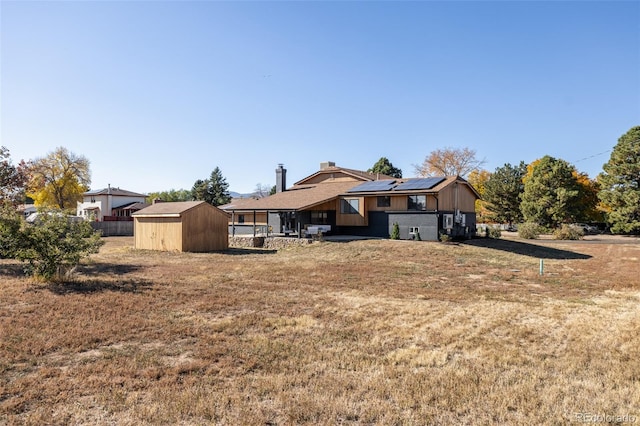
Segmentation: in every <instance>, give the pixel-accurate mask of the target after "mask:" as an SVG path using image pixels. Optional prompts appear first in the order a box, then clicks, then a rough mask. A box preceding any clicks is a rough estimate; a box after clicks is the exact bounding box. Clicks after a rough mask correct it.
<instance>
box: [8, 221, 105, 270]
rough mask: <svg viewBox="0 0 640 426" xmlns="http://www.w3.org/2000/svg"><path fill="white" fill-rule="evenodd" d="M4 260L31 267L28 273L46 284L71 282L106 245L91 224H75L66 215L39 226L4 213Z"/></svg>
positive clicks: (40, 222)
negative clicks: (83, 261) (79, 268)
mask: <svg viewBox="0 0 640 426" xmlns="http://www.w3.org/2000/svg"><path fill="white" fill-rule="evenodd" d="M0 243H2V250H1V251H0V256H3V257H9V258H14V259H17V260H20V261H22V262H26V263H27V264H28V265H27V267H26V268H25V272H26V273H27V274H29V275H34V276H36V277H38V278H41V279H43V280H45V281H56V280H61V279H63V278H67V277H68V276H69V275H70V274H71V273H72V272H73V270H74V269H75V268H76V266H77V265H78V264H79V263H80V260H81V259H82V258H84V257H86V256H88V255H89V254H91V253H97V252H98V250H99V248H100V246H101V245H102V244H103V243H104V242H103V241H102V240H101V239H100V234H99V233H98V232H95V231H94V230H93V228H92V227H91V224H90V223H89V222H85V221H81V222H72V221H70V220H69V218H68V217H67V216H66V215H64V214H62V213H50V214H42V215H41V216H40V217H39V220H38V223H37V224H28V223H26V222H25V221H24V219H22V218H20V217H16V216H15V215H13V214H11V213H9V212H6V211H3V212H2V214H1V215H0Z"/></svg>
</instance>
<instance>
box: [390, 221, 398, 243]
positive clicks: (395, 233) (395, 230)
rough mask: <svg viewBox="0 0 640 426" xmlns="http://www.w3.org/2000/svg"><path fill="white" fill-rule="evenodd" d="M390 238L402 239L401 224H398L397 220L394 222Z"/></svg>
mask: <svg viewBox="0 0 640 426" xmlns="http://www.w3.org/2000/svg"><path fill="white" fill-rule="evenodd" d="M390 238H391V239H392V240H399V239H400V225H398V222H395V223H394V224H393V229H392V230H391V236H390Z"/></svg>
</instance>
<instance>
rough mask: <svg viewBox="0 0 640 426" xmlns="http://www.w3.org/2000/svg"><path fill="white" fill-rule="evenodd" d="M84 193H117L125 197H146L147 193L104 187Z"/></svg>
mask: <svg viewBox="0 0 640 426" xmlns="http://www.w3.org/2000/svg"><path fill="white" fill-rule="evenodd" d="M82 195H116V196H123V197H146V195H145V194H138V193H137V192H133V191H127V190H126V189H120V188H113V187H110V188H103V189H94V190H92V191H87V192H85V193H84V194H82Z"/></svg>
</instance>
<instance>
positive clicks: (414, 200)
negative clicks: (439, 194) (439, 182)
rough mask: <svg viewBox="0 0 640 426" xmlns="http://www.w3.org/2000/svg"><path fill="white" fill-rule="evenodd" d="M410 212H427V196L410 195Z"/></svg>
mask: <svg viewBox="0 0 640 426" xmlns="http://www.w3.org/2000/svg"><path fill="white" fill-rule="evenodd" d="M408 208H409V210H426V209H427V196H426V195H409V206H408Z"/></svg>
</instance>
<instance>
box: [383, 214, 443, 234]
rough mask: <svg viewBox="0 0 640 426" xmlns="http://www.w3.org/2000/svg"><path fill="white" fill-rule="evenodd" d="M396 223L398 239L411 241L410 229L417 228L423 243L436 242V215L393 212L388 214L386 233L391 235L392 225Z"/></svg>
mask: <svg viewBox="0 0 640 426" xmlns="http://www.w3.org/2000/svg"><path fill="white" fill-rule="evenodd" d="M394 223H397V224H398V227H399V228H400V239H401V240H408V239H411V236H410V235H409V230H410V228H416V227H417V228H418V230H419V232H420V238H421V239H422V240H425V241H437V240H438V236H439V235H438V214H437V213H429V212H426V213H417V212H407V213H404V212H394V213H389V222H388V232H389V235H391V232H392V230H393V224H394Z"/></svg>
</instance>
